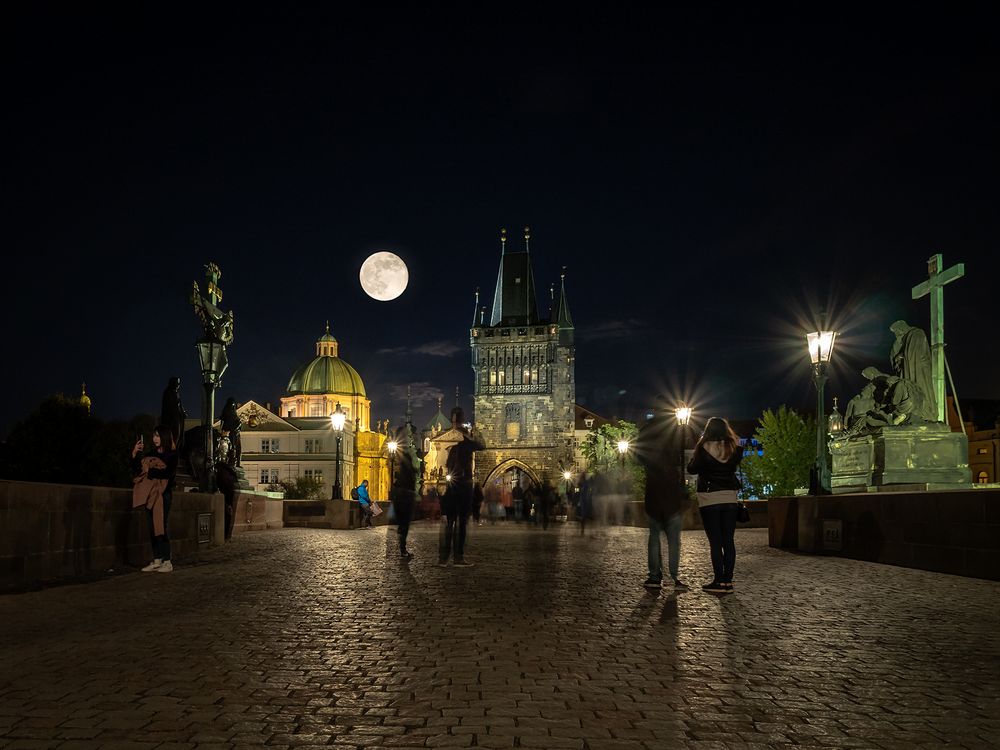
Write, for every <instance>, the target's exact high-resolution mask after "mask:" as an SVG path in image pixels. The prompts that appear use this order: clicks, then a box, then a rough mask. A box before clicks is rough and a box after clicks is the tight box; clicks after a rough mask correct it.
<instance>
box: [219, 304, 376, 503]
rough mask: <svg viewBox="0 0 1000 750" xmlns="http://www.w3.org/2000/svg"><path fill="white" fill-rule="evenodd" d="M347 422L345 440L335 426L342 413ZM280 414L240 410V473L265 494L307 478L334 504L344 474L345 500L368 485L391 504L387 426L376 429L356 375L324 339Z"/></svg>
mask: <svg viewBox="0 0 1000 750" xmlns="http://www.w3.org/2000/svg"><path fill="white" fill-rule="evenodd" d="M338 406H339V407H340V410H341V411H342V412H343V413H344V414H345V415H346V419H345V420H344V428H343V430H342V431H340V433H339V443H340V446H339V450H338V445H337V444H338V433H337V431H335V430H334V429H333V424H332V421H331V419H330V417H331V415H333V413H334V412H335V411H336V409H337V407H338ZM279 411H280V414H275V413H274V412H273V411H271V410H270V409H267V408H265V407H264V406H261V405H260V404H259V403H256V402H254V401H247V402H246V403H244V404H242V405H241V406H240V407H239V408H238V409H237V414H238V415H239V417H240V422H241V433H242V434H241V441H242V446H243V459H242V466H243V470H244V471H245V472H246V478H247V481H248V482H249V483H250V484H251V486H253V487H254V488H255V489H257V490H267V489H268V488H269V487H274V486H275V485H277V484H279V483H280V482H283V481H294V480H295V479H296V478H298V477H309V478H311V479H314V480H318V481H319V482H321V483H322V485H323V488H322V489H321V493H322V495H323V496H324V497H328V498H329V497H331V496H332V494H333V488H334V485H335V483H336V480H337V477H338V472H339V478H340V488H341V498H346V497H349V496H350V488H351V487H355V486H357V485H358V484H360V483H361V482H362V481H363V480H365V479H367V480H368V489H369V493H370V494H371V496H372V497H373V498H376V499H386V498H388V496H389V457H388V449H387V443H388V440H389V437H388V435H387V434H386V433H387V431H388V424H387V423H384V424H379V423H376V424H375V429H374V430H373V429H371V427H372V423H371V401H369V399H368V397H367V395H366V393H365V385H364V382H363V381H362V380H361V376H360V375H359V374H358V372H357V371H356V370H355V369H354V368H353V367H351V366H350V365H349V364H348V363H347V362H345V361H344V360H342V359H340V357H339V345H338V343H337V340H336V339H335V338H334V337H333V336H332V335H331V334H330V326H329V324H327V327H326V332H325V333H324V334H323V335H322V336H321V337H320V338H319V339H318V340H317V341H316V356H315V357H314V358H313V359H311V360H310V361H309V362H306V363H305V364H303V365H302V366H301V367H298V368H297V369H296V370H295V372H294V373H292V376H291V378H290V379H289V381H288V387H287V388H286V392H285V395H284V396H283V397H282V399H281V407H280V409H279Z"/></svg>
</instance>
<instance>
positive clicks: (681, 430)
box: [674, 403, 691, 487]
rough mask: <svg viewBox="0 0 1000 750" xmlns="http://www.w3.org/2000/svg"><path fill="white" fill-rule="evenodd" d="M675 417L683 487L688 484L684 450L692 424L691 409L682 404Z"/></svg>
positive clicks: (678, 460) (678, 468) (678, 469)
mask: <svg viewBox="0 0 1000 750" xmlns="http://www.w3.org/2000/svg"><path fill="white" fill-rule="evenodd" d="M674 416H675V417H676V418H677V434H678V438H677V442H678V446H677V462H678V466H677V476H678V477H679V479H680V483H681V486H682V487H683V486H685V485H686V484H687V479H686V475H687V467H686V466H685V465H684V449H685V448H686V447H687V431H688V425H690V424H691V407H690V406H688V405H687V404H685V403H681V405H680V406H678V407H677V408H676V409H674Z"/></svg>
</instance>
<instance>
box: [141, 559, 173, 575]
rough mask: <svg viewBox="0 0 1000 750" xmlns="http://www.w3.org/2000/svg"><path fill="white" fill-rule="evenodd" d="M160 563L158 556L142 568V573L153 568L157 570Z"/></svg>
mask: <svg viewBox="0 0 1000 750" xmlns="http://www.w3.org/2000/svg"><path fill="white" fill-rule="evenodd" d="M168 562H169V560H168ZM162 565H163V560H161V559H160V558H156V559H155V560H153V562H151V563H150V564H149V565H147V566H146V567H145V568H143V569H142V572H143V573H151V572H152V571H154V570H159V569H160V566H162Z"/></svg>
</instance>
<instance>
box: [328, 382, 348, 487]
mask: <svg viewBox="0 0 1000 750" xmlns="http://www.w3.org/2000/svg"><path fill="white" fill-rule="evenodd" d="M346 419H347V415H346V414H344V411H343V409H341V408H340V403H339V402H338V403H337V408H336V409H335V410H334V412H333V414H331V415H330V426H331V427H333V432H334V434H335V435H336V436H337V459H336V468H335V470H334V471H335V475H334V476H335V479H334V480H333V497H332V499H333V500H343V499H344V496H343V491H342V490H341V489H340V441H341V439H342V438H343V437H344V421H345V420H346Z"/></svg>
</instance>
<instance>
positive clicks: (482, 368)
mask: <svg viewBox="0 0 1000 750" xmlns="http://www.w3.org/2000/svg"><path fill="white" fill-rule="evenodd" d="M529 242H530V232H529V230H528V229H527V227H526V228H525V232H524V249H523V250H520V251H514V250H511V249H509V248H508V247H507V236H506V230H504V231H502V232H501V239H500V243H501V256H500V270H499V272H498V275H497V282H496V291H495V293H494V297H493V306H492V309H491V311H490V315H489V320H488V321H487V319H486V310H485V308H483V309H482V310H481V309H480V308H479V300H478V295H477V299H476V311H475V314H474V317H473V322H472V328H471V329H470V331H469V345H470V348H471V351H472V371H473V376H474V382H475V387H474V394H475V423H476V428H477V429H479V430H481V432H482V436H483V438H484V440H485V443H486V446H487V449H486V450H485V451H481V452H480V453H478V454H477V455H476V480H477V481H480V482H483V483H484V485H489V484H490V483H493V484H502V485H505V486H506V487H508V488H509V487H510V486H512V485H513V484H517V483H521V484H522V485H523V484H524V483H525V482H526V481H531V482H534V483H538V482H540V481H543V480H546V479H548V480H551V481H552V482H553V483H555V482H556V481H558V479H559V477H560V476H561V475H562V472H563V471H564V470H567V469H569V468H570V467H572V466H573V465H574V464H575V457H574V437H575V434H574V427H575V425H574V400H575V398H576V372H575V341H574V327H573V320H572V317H571V316H570V311H569V303H568V301H567V299H566V279H565V274H563V277H562V280H561V285H560V290H559V299H558V302H557V301H556V299H555V296H554V293H553V295H552V299H551V303H552V304H551V307H550V310H549V314H548V315H547V316H544V317H543V316H541V315H539V313H538V303H537V299H536V291H535V281H534V273H533V270H532V267H531V255H530V251H529Z"/></svg>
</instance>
